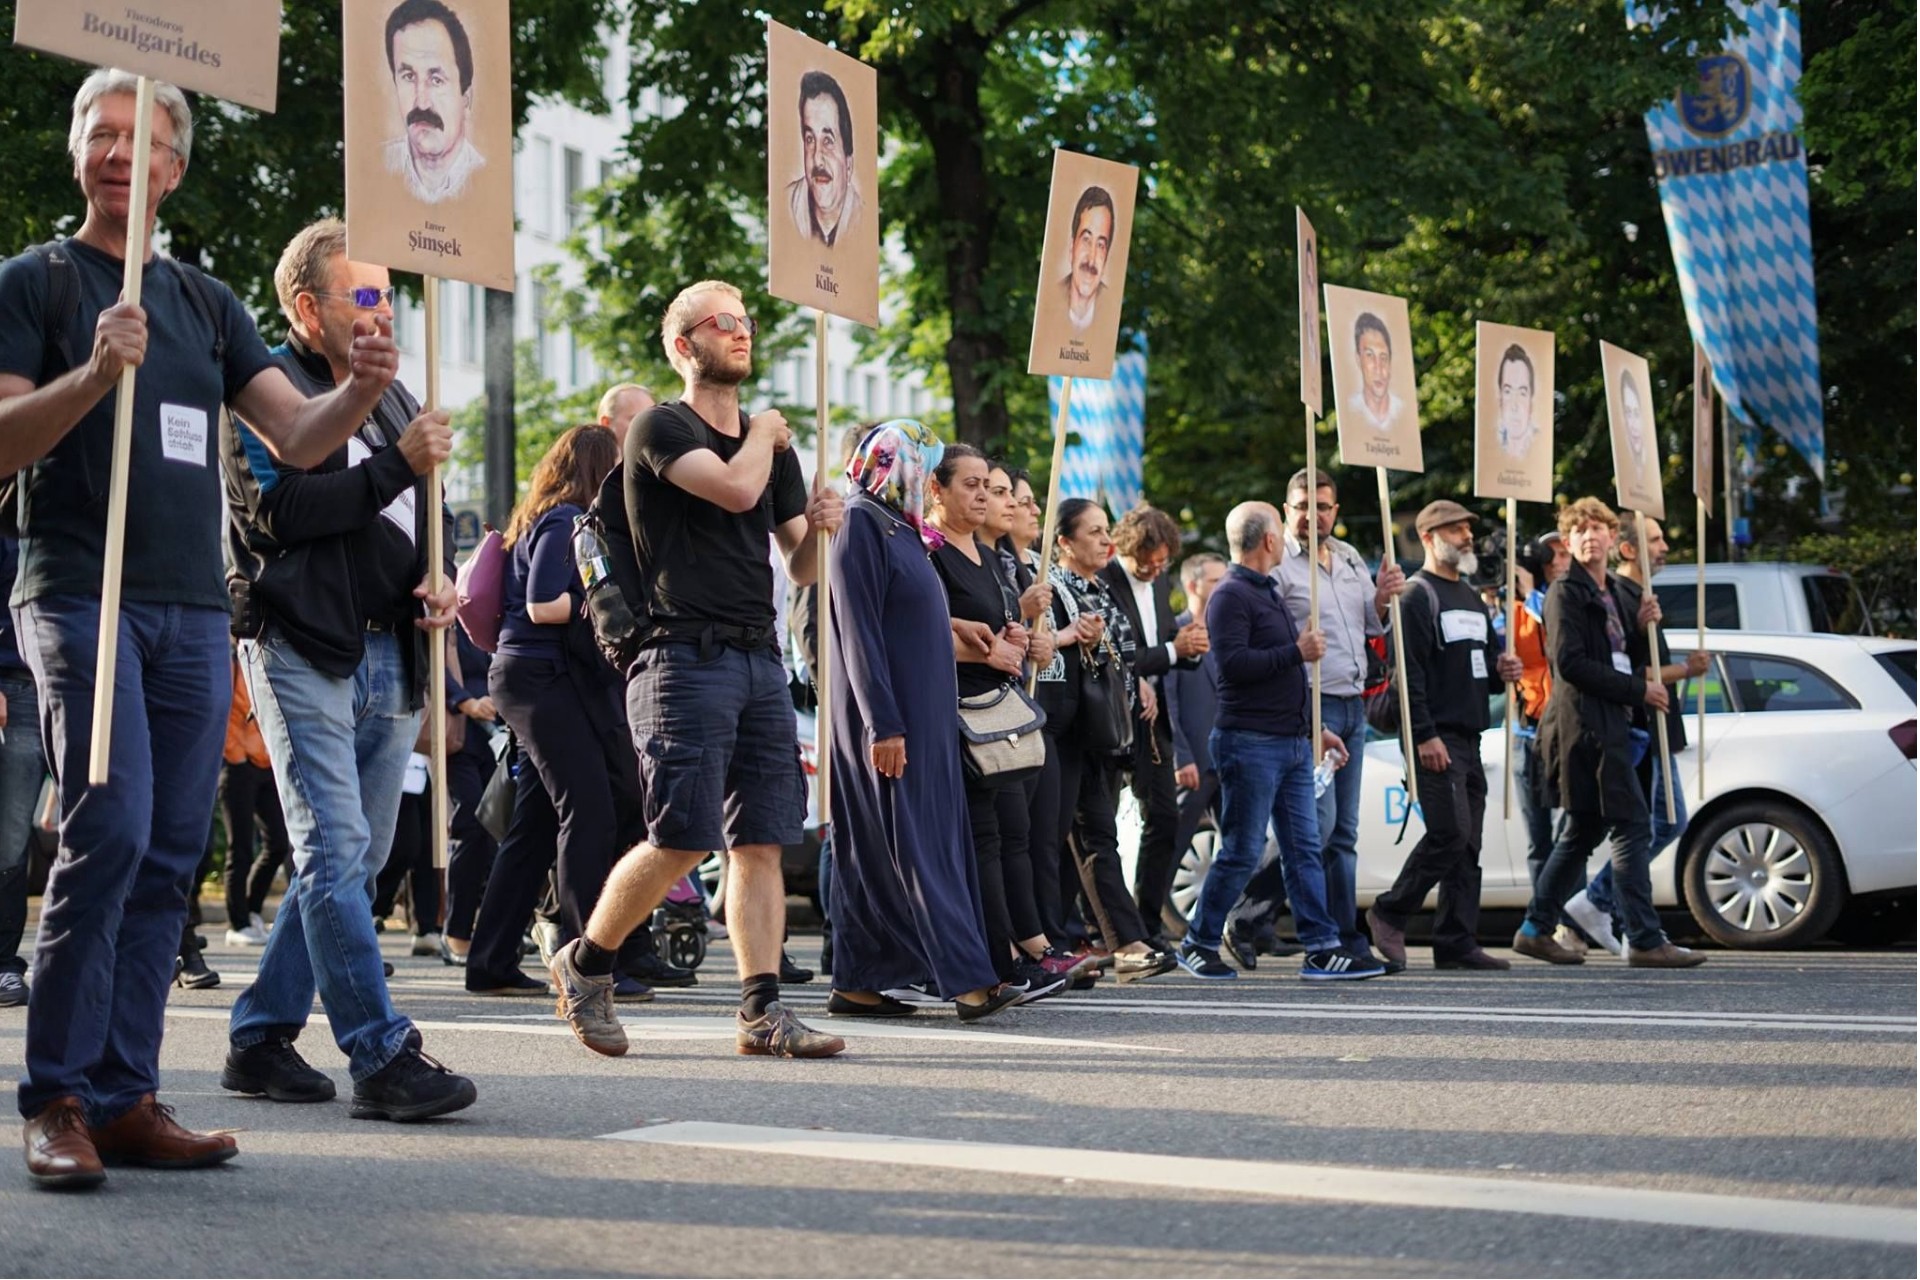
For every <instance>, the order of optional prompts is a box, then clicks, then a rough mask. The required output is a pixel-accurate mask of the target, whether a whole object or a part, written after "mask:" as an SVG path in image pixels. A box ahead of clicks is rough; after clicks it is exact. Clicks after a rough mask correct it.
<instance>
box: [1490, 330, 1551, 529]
mask: <svg viewBox="0 0 1920 1280" xmlns="http://www.w3.org/2000/svg"><path fill="white" fill-rule="evenodd" d="M1474 389H1475V390H1474V404H1473V421H1474V431H1473V492H1474V493H1475V494H1476V495H1477V496H1479V497H1482V498H1516V499H1518V500H1519V501H1521V502H1552V501H1553V335H1552V334H1551V333H1549V332H1547V331H1546V330H1544V329H1522V328H1519V327H1518V326H1515V325H1510V324H1488V323H1487V322H1486V321H1484V320H1483V321H1481V322H1480V323H1479V324H1477V325H1476V326H1475V327H1474Z"/></svg>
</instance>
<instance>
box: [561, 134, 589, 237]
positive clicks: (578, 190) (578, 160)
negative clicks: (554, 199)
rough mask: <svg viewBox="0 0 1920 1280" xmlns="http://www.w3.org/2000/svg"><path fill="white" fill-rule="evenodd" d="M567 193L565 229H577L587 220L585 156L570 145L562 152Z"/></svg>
mask: <svg viewBox="0 0 1920 1280" xmlns="http://www.w3.org/2000/svg"><path fill="white" fill-rule="evenodd" d="M564 158H565V162H566V163H565V170H566V172H565V181H566V193H567V230H568V231H578V230H579V229H580V226H581V224H582V223H584V222H585V221H586V220H587V203H586V200H585V199H584V198H583V197H584V195H585V192H586V189H587V158H586V157H585V156H583V155H581V154H580V153H579V152H578V151H576V150H574V149H573V148H572V147H568V148H567V149H566V151H565V153H564Z"/></svg>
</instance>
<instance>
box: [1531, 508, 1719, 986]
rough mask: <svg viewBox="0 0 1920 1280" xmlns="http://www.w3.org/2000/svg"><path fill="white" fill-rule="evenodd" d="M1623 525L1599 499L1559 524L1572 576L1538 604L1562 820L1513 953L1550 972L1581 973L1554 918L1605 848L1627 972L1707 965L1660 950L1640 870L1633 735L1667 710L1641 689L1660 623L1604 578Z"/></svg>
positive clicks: (1649, 600)
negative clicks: (1549, 677)
mask: <svg viewBox="0 0 1920 1280" xmlns="http://www.w3.org/2000/svg"><path fill="white" fill-rule="evenodd" d="M1619 530H1620V521H1619V518H1618V517H1617V516H1615V515H1614V514H1613V512H1612V511H1611V510H1609V509H1608V507H1607V505H1606V504H1605V503H1603V502H1601V501H1600V500H1599V499H1598V498H1582V499H1580V500H1579V501H1578V502H1576V503H1573V504H1572V505H1571V506H1568V507H1564V508H1562V509H1561V512H1560V532H1561V534H1562V535H1563V536H1564V537H1565V538H1566V540H1567V546H1568V547H1569V549H1570V550H1571V551H1572V552H1573V567H1572V568H1571V569H1569V570H1568V571H1567V573H1566V575H1565V576H1564V577H1562V578H1561V579H1560V580H1559V581H1558V582H1556V583H1554V584H1553V586H1552V588H1551V589H1550V590H1549V591H1548V592H1547V660H1548V662H1549V663H1551V664H1552V667H1553V697H1552V698H1551V699H1549V700H1548V702H1547V710H1546V714H1545V716H1544V717H1543V719H1542V720H1541V723H1540V745H1539V751H1540V759H1541V761H1542V763H1543V764H1544V765H1545V766H1546V767H1545V774H1546V778H1545V785H1546V786H1547V788H1548V791H1549V794H1557V795H1558V796H1559V800H1560V805H1561V807H1562V808H1564V809H1565V810H1566V817H1565V819H1564V821H1563V822H1562V823H1561V825H1560V829H1559V834H1558V836H1557V837H1556V839H1555V840H1554V845H1553V852H1552V853H1551V854H1550V855H1548V858H1547V863H1546V865H1545V866H1544V867H1542V868H1541V870H1540V879H1539V881H1538V882H1537V883H1536V884H1535V886H1534V892H1533V901H1532V902H1531V903H1530V904H1529V905H1528V907H1527V919H1526V922H1525V923H1524V924H1522V925H1521V926H1520V932H1519V933H1517V934H1515V935H1514V939H1513V949H1514V950H1515V951H1517V952H1519V953H1520V954H1521V955H1523V956H1532V957H1533V958H1535V959H1537V960H1545V961H1547V962H1549V963H1551V964H1579V963H1580V962H1581V960H1582V958H1583V957H1582V956H1581V954H1580V953H1578V952H1575V951H1571V950H1569V949H1568V948H1566V947H1563V946H1561V945H1560V944H1559V943H1557V942H1555V941H1554V939H1553V930H1554V926H1555V925H1556V924H1558V923H1559V920H1560V906H1561V904H1562V903H1564V902H1565V901H1566V900H1567V899H1568V898H1569V897H1570V896H1572V894H1573V892H1574V891H1575V889H1576V888H1578V886H1579V880H1580V872H1581V870H1582V869H1583V868H1584V867H1585V866H1586V862H1587V858H1588V856H1589V855H1591V854H1592V852H1593V850H1594V847H1595V846H1596V845H1598V844H1599V843H1600V841H1601V840H1602V839H1607V840H1610V841H1611V843H1612V846H1613V881H1614V892H1615V894H1616V896H1617V898H1618V901H1619V905H1620V910H1621V912H1622V914H1623V915H1624V916H1625V917H1626V922H1627V963H1628V964H1630V965H1634V966H1636V967H1639V968H1657V969H1682V968H1689V967H1691V966H1693V965H1697V964H1702V963H1704V962H1705V961H1706V956H1704V955H1702V954H1701V953H1699V952H1697V951H1689V950H1687V949H1686V948H1685V947H1677V946H1675V945H1674V944H1673V943H1672V942H1670V941H1668V940H1667V935H1666V934H1665V933H1664V932H1663V931H1662V930H1661V928H1660V916H1659V913H1658V912H1656V911H1655V910H1654V908H1653V884H1652V881H1651V880H1650V879H1649V877H1648V875H1647V862H1648V860H1649V857H1650V855H1651V851H1652V847H1653V817H1652V813H1651V811H1650V810H1649V809H1648V807H1647V790H1648V775H1647V773H1646V770H1645V764H1646V760H1647V734H1646V732H1645V730H1641V729H1636V728H1634V726H1633V716H1634V711H1635V709H1636V708H1638V707H1639V706H1640V705H1641V704H1643V703H1644V704H1645V705H1646V706H1648V707H1650V708H1652V709H1653V710H1655V711H1661V712H1664V711H1665V710H1666V709H1667V689H1666V686H1665V685H1663V684H1661V683H1660V681H1659V680H1658V679H1657V678H1653V679H1649V678H1648V677H1649V675H1650V674H1651V673H1650V671H1649V668H1650V667H1651V666H1652V662H1653V659H1652V655H1651V654H1650V653H1649V652H1648V649H1647V633H1646V627H1647V624H1648V623H1650V622H1658V621H1659V620H1660V604H1659V602H1658V601H1657V600H1655V599H1654V598H1653V596H1652V595H1651V594H1648V593H1642V591H1641V590H1640V588H1639V587H1638V586H1637V585H1636V584H1634V583H1632V582H1629V581H1627V580H1626V579H1624V578H1621V577H1619V576H1618V575H1615V574H1610V573H1608V572H1607V556H1608V553H1609V552H1611V551H1612V550H1613V544H1614V539H1615V537H1616V536H1617V535H1618V533H1619Z"/></svg>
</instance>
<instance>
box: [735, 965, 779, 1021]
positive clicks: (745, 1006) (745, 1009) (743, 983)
mask: <svg viewBox="0 0 1920 1280" xmlns="http://www.w3.org/2000/svg"><path fill="white" fill-rule="evenodd" d="M779 998H780V975H779V974H777V973H755V974H750V975H748V976H747V977H745V978H742V979H740V1012H742V1013H744V1014H745V1015H746V1016H747V1018H748V1020H749V1021H751V1020H752V1019H754V1018H759V1017H764V1016H765V1015H766V1012H767V1006H768V1005H770V1004H772V1003H773V1002H774V1001H776V1000H778V999H779Z"/></svg>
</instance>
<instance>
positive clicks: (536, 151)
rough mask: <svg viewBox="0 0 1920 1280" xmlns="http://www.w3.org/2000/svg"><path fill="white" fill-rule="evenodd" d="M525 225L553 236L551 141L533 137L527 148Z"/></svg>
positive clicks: (538, 234) (543, 234)
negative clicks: (531, 143) (530, 144)
mask: <svg viewBox="0 0 1920 1280" xmlns="http://www.w3.org/2000/svg"><path fill="white" fill-rule="evenodd" d="M527 157H528V158H527V226H528V228H529V229H530V230H531V231H532V232H533V234H535V235H537V236H543V237H546V238H547V239H552V238H553V141H552V140H551V139H549V138H535V139H534V140H533V145H532V146H531V147H529V148H528V149H527Z"/></svg>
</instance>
